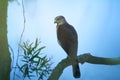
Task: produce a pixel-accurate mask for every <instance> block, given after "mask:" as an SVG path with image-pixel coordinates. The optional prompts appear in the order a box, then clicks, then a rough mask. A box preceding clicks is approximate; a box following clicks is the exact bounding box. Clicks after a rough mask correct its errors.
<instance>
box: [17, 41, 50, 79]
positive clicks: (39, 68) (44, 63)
mask: <svg viewBox="0 0 120 80" xmlns="http://www.w3.org/2000/svg"><path fill="white" fill-rule="evenodd" d="M39 44H40V42H39V41H38V39H36V41H35V42H34V43H29V42H28V41H26V42H24V43H23V45H21V48H22V50H23V53H24V54H23V55H22V60H21V61H22V62H23V65H22V66H18V68H19V70H20V71H21V72H22V73H23V77H24V78H26V77H28V78H29V79H31V77H34V76H35V75H33V74H35V73H36V75H37V77H38V80H43V78H44V77H46V75H47V74H50V72H51V71H52V70H51V63H50V59H48V58H47V56H46V55H42V54H43V53H41V50H43V49H44V48H45V46H43V47H40V48H39Z"/></svg>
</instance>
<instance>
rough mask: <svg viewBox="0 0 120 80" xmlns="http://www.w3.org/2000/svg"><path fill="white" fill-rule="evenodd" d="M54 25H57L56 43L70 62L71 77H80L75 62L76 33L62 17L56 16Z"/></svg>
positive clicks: (76, 61) (77, 65) (76, 62)
mask: <svg viewBox="0 0 120 80" xmlns="http://www.w3.org/2000/svg"><path fill="white" fill-rule="evenodd" d="M54 23H57V26H56V28H57V38H58V43H59V44H60V46H61V47H62V48H63V49H64V51H65V52H66V53H67V55H68V58H70V60H71V61H72V68H73V76H74V77H75V78H79V77H80V69H79V64H78V60H77V49H78V36H77V32H76V31H75V29H74V28H73V26H72V25H70V24H69V23H68V22H67V21H66V19H65V18H64V17H63V16H57V17H56V18H55V21H54Z"/></svg>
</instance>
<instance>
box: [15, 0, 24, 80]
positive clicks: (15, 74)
mask: <svg viewBox="0 0 120 80" xmlns="http://www.w3.org/2000/svg"><path fill="white" fill-rule="evenodd" d="M22 9H23V19H24V22H23V31H22V33H21V36H20V40H19V43H18V54H17V60H16V66H18V61H19V54H20V46H19V45H20V44H21V42H22V37H23V34H24V31H25V23H26V17H25V7H24V1H23V0H22ZM15 75H16V68H15V71H14V78H13V80H15Z"/></svg>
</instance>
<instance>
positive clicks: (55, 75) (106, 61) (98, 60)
mask: <svg viewBox="0 0 120 80" xmlns="http://www.w3.org/2000/svg"><path fill="white" fill-rule="evenodd" d="M78 61H79V63H81V64H83V63H85V62H87V63H91V64H100V65H118V64H119V65H120V57H118V58H103V57H96V56H92V55H91V54H89V53H85V54H82V55H79V56H78ZM71 64H72V63H71V61H70V60H69V59H68V58H66V59H63V60H62V61H61V62H59V63H58V65H57V66H56V67H55V68H54V70H53V71H52V74H51V75H50V77H49V78H48V80H58V79H59V77H60V75H61V74H62V72H63V70H64V69H65V68H66V67H68V66H70V65H71Z"/></svg>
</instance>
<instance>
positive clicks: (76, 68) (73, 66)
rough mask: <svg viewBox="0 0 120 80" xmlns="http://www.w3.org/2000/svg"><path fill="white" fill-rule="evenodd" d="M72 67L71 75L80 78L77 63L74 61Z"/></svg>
mask: <svg viewBox="0 0 120 80" xmlns="http://www.w3.org/2000/svg"><path fill="white" fill-rule="evenodd" d="M72 68H73V76H74V77H75V78H80V76H81V73H80V68H79V64H78V63H77V62H76V63H75V64H73V65H72Z"/></svg>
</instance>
